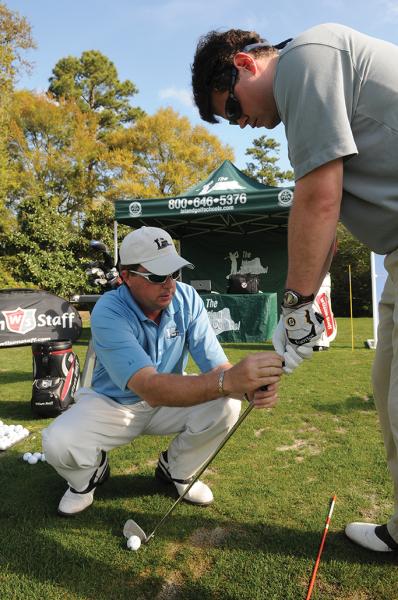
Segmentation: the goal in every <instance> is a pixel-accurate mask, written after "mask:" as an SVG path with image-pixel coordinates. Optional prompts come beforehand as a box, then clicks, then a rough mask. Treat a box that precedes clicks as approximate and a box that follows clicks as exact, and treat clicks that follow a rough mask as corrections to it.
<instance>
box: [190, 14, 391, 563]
mask: <svg viewBox="0 0 398 600" xmlns="http://www.w3.org/2000/svg"><path fill="white" fill-rule="evenodd" d="M192 84H193V93H194V98H195V102H196V104H197V106H198V108H199V112H200V115H201V117H202V118H203V119H204V120H206V121H208V122H209V123H217V118H216V117H217V116H220V117H222V118H225V119H227V120H229V122H230V123H231V124H233V125H239V126H240V127H241V128H244V127H246V126H247V125H249V126H250V127H266V128H268V129H272V128H274V127H275V126H276V125H278V123H280V122H283V124H284V126H285V130H286V136H287V141H288V146H289V157H290V161H291V163H292V166H293V168H294V172H295V179H296V187H295V194H294V204H293V206H292V209H291V212H290V218H289V231H288V250H289V265H288V274H287V280H286V293H285V297H284V303H283V307H282V312H283V314H282V318H281V322H280V324H279V325H278V327H277V330H276V333H275V336H274V340H273V341H274V346H275V349H276V350H277V352H279V353H280V354H282V355H284V359H285V363H286V367H285V370H286V371H288V372H291V371H292V370H293V369H294V368H295V367H296V366H297V365H298V364H300V362H301V361H302V359H303V358H306V357H310V356H311V353H312V347H313V346H314V345H315V342H314V340H315V339H317V337H318V336H319V335H320V330H321V328H322V326H321V325H320V324H319V323H318V320H317V315H316V314H315V313H314V310H313V308H312V300H313V299H314V295H315V294H316V292H317V290H318V288H319V286H320V283H321V282H322V280H323V277H324V275H325V274H326V273H327V271H328V267H329V265H330V262H331V257H332V253H333V247H334V240H335V235H336V226H337V222H338V220H339V218H341V220H342V222H343V223H344V224H345V225H346V226H347V227H348V229H350V230H351V232H352V233H353V234H354V235H355V236H356V237H357V238H358V239H359V240H361V241H362V242H364V243H365V244H367V245H368V247H369V248H370V249H371V250H373V251H374V252H377V253H379V254H386V255H387V257H386V261H385V266H386V269H387V271H388V273H389V277H388V279H387V282H386V286H385V289H384V292H383V296H382V298H381V304H380V325H379V332H378V345H377V351H376V356H375V362H374V367H373V387H374V397H375V402H376V405H377V409H378V412H379V418H380V423H381V427H382V431H383V436H384V442H385V447H386V451H387V461H388V464H389V467H390V471H391V474H392V478H393V481H394V488H395V512H394V514H393V515H392V517H391V519H390V520H389V521H388V523H387V524H384V525H376V524H370V523H350V524H349V525H348V526H347V527H346V534H347V535H348V537H349V538H350V539H351V540H353V541H354V542H356V543H357V544H360V545H362V546H364V547H366V548H369V549H371V550H375V551H379V552H390V551H396V550H398V316H397V315H398V250H397V248H398V47H397V46H395V45H393V44H390V43H388V42H385V41H382V40H378V39H374V38H371V37H369V36H366V35H363V34H361V33H359V32H357V31H354V30H352V29H349V28H348V27H344V26H342V25H336V24H324V25H319V26H316V27H313V28H312V29H309V30H308V31H306V32H304V33H302V34H301V35H299V36H298V37H297V38H295V39H294V40H287V41H286V42H282V43H281V44H278V45H276V46H272V45H271V44H270V43H269V42H267V41H266V40H264V39H262V38H261V37H260V36H259V35H258V34H257V33H255V32H249V31H242V30H230V31H227V32H225V33H220V32H215V31H213V32H210V33H209V34H208V35H207V36H204V37H203V38H201V40H200V41H199V44H198V47H197V50H196V54H195V59H194V63H193V66H192Z"/></svg>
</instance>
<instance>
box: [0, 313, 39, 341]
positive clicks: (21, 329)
mask: <svg viewBox="0 0 398 600" xmlns="http://www.w3.org/2000/svg"><path fill="white" fill-rule="evenodd" d="M35 312H36V309H35V308H25V309H23V308H21V307H20V306H19V307H18V308H17V309H16V310H3V315H4V318H5V320H6V325H7V329H8V330H9V331H13V332H14V333H20V334H21V335H24V334H25V333H28V331H32V329H34V328H35V327H36V317H35Z"/></svg>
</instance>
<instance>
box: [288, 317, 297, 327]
mask: <svg viewBox="0 0 398 600" xmlns="http://www.w3.org/2000/svg"><path fill="white" fill-rule="evenodd" d="M287 324H288V325H289V327H294V326H295V325H296V319H294V318H293V317H288V318H287Z"/></svg>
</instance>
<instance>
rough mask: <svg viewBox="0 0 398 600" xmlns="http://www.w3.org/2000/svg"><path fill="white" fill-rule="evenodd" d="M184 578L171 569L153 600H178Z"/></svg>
mask: <svg viewBox="0 0 398 600" xmlns="http://www.w3.org/2000/svg"><path fill="white" fill-rule="evenodd" d="M183 585H184V580H183V577H182V575H181V573H179V572H178V571H171V572H170V573H169V574H168V576H167V579H165V581H164V583H163V585H162V588H161V590H160V592H159V593H158V594H157V595H156V596H155V600H180V599H181V597H182V596H181V591H182V589H183Z"/></svg>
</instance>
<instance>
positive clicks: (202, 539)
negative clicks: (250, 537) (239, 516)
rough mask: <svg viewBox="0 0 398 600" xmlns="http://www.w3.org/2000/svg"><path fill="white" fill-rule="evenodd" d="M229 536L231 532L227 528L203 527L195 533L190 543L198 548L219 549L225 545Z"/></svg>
mask: <svg viewBox="0 0 398 600" xmlns="http://www.w3.org/2000/svg"><path fill="white" fill-rule="evenodd" d="M229 534H230V530H229V529H228V528H227V527H215V528H214V529H206V528H205V527H201V528H200V529H197V530H196V531H194V532H193V534H192V535H191V536H190V538H189V541H190V543H191V544H192V545H193V546H196V547H198V548H217V547H218V546H221V545H222V544H223V543H224V541H225V540H226V539H227V537H228V536H229Z"/></svg>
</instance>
